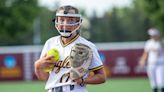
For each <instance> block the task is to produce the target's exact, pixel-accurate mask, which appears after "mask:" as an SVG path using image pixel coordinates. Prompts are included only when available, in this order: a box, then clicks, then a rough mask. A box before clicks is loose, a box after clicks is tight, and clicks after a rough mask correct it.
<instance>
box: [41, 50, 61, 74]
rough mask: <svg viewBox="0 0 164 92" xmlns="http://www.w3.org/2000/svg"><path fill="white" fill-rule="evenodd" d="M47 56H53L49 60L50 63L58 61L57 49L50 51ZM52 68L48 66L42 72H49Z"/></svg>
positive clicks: (52, 66)
mask: <svg viewBox="0 0 164 92" xmlns="http://www.w3.org/2000/svg"><path fill="white" fill-rule="evenodd" d="M47 56H54V57H53V58H52V59H51V60H52V61H58V60H59V58H60V56H59V51H58V50H57V49H51V50H49V51H48V52H47ZM53 68H54V65H53V64H52V65H50V66H49V67H47V68H45V69H43V71H44V72H50V71H52V69H53Z"/></svg>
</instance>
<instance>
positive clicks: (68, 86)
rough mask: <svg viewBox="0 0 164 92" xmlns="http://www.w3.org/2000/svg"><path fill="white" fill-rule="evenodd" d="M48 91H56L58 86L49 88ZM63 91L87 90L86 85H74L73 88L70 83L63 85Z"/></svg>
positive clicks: (81, 91) (78, 91) (76, 91)
mask: <svg viewBox="0 0 164 92" xmlns="http://www.w3.org/2000/svg"><path fill="white" fill-rule="evenodd" d="M48 92H56V88H52V89H49V90H48ZM62 92H87V90H86V86H83V87H81V86H80V85H74V87H73V89H71V88H70V85H65V86H62Z"/></svg>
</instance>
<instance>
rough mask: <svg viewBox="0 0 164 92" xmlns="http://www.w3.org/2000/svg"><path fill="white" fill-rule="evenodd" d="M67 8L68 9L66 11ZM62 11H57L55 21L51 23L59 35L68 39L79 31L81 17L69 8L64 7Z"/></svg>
mask: <svg viewBox="0 0 164 92" xmlns="http://www.w3.org/2000/svg"><path fill="white" fill-rule="evenodd" d="M67 7H69V8H68V9H67ZM64 9H65V10H63V9H62V10H59V11H57V13H56V19H53V22H55V27H56V29H57V30H58V32H59V33H60V35H61V36H62V37H65V38H68V37H70V36H71V35H72V34H73V33H74V32H76V31H77V30H79V29H80V26H81V22H82V21H81V15H80V14H78V13H75V10H73V9H70V6H65V8H64Z"/></svg>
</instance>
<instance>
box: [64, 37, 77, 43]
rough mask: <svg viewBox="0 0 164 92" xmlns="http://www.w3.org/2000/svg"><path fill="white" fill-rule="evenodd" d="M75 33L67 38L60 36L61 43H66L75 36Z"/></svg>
mask: <svg viewBox="0 0 164 92" xmlns="http://www.w3.org/2000/svg"><path fill="white" fill-rule="evenodd" d="M76 36H77V35H72V36H70V37H69V38H64V37H62V42H63V44H67V43H69V42H70V41H71V40H72V39H73V38H75V37H76Z"/></svg>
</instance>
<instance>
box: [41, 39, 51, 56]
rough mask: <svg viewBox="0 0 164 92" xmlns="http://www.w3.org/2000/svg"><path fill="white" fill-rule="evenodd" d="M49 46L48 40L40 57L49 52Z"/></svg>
mask: <svg viewBox="0 0 164 92" xmlns="http://www.w3.org/2000/svg"><path fill="white" fill-rule="evenodd" d="M48 48H49V45H48V41H46V43H45V44H44V46H43V49H42V51H41V55H40V58H41V57H43V56H44V55H45V54H46V53H47V51H48Z"/></svg>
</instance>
